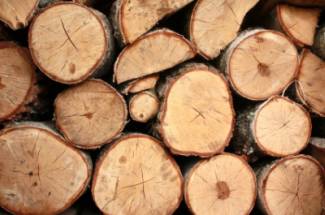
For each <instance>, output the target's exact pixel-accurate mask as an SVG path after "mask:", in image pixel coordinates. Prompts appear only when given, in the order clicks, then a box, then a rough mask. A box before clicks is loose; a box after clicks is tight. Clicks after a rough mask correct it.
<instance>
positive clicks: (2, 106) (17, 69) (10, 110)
mask: <svg viewBox="0 0 325 215" xmlns="http://www.w3.org/2000/svg"><path fill="white" fill-rule="evenodd" d="M35 76H36V74H35V66H34V65H33V63H32V60H31V58H30V56H29V53H28V51H27V50H26V49H24V48H22V47H19V46H18V45H16V44H15V43H13V42H0V121H3V120H9V119H13V118H15V117H17V115H18V114H20V113H23V112H28V111H29V110H28V108H27V105H28V104H30V103H32V102H33V101H34V100H35V99H36V97H37V93H38V88H37V87H36V77H35Z"/></svg>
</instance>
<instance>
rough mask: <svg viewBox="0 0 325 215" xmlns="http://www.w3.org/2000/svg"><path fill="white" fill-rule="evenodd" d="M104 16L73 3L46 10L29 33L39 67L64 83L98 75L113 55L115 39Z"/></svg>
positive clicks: (31, 46)
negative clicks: (112, 39) (111, 42)
mask: <svg viewBox="0 0 325 215" xmlns="http://www.w3.org/2000/svg"><path fill="white" fill-rule="evenodd" d="M103 17H104V16H101V15H100V13H99V12H98V11H94V10H92V9H90V8H87V7H85V6H82V5H79V4H74V3H63V2H62V3H57V4H53V5H50V6H49V7H47V8H46V9H45V10H43V11H42V12H41V13H40V14H39V15H38V16H37V17H36V18H35V19H34V20H33V22H32V24H31V26H30V30H29V48H30V50H31V54H32V57H33V60H34V62H35V63H36V65H37V66H38V67H39V68H40V69H41V71H42V72H43V73H45V74H46V75H47V76H48V77H49V78H51V79H53V80H54V81H57V82H61V83H65V84H74V83H79V82H81V81H83V80H85V79H86V78H88V77H89V76H91V75H93V74H95V72H97V71H98V70H99V69H100V67H101V66H103V64H104V63H105V61H106V60H107V59H108V58H110V57H111V56H109V55H110V54H112V53H111V52H110V50H111V49H112V46H113V44H109V43H110V41H111V40H110V38H111V37H112V36H111V35H110V34H109V32H110V30H109V29H107V28H108V26H109V25H108V24H107V20H105V19H104V18H103Z"/></svg>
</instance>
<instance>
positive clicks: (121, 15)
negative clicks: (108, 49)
mask: <svg viewBox="0 0 325 215" xmlns="http://www.w3.org/2000/svg"><path fill="white" fill-rule="evenodd" d="M192 1H193V0H150V1H146V0H116V1H115V2H114V3H113V5H112V8H111V12H110V14H111V20H112V23H113V25H114V27H115V29H114V30H115V36H116V38H117V40H118V41H119V42H120V43H121V44H124V45H125V44H129V43H133V42H134V41H135V40H136V39H137V38H139V37H140V36H141V35H143V34H145V33H146V32H147V31H149V30H150V29H151V28H153V27H154V26H155V25H156V24H157V23H158V22H159V21H160V20H161V19H163V18H164V17H166V16H168V15H171V14H173V13H175V12H176V11H178V10H180V9H181V8H183V7H184V6H186V5H187V4H189V3H191V2H192Z"/></svg>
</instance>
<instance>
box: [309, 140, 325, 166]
mask: <svg viewBox="0 0 325 215" xmlns="http://www.w3.org/2000/svg"><path fill="white" fill-rule="evenodd" d="M309 146H310V147H309V149H310V155H311V156H313V157H314V158H316V159H317V160H318V161H319V162H320V163H321V164H322V165H323V167H325V156H324V155H325V138H320V137H313V138H311V139H310V144H309Z"/></svg>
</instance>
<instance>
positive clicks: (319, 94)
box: [295, 49, 325, 117]
mask: <svg viewBox="0 0 325 215" xmlns="http://www.w3.org/2000/svg"><path fill="white" fill-rule="evenodd" d="M295 86H296V94H297V95H298V98H299V99H300V101H301V102H302V103H303V104H305V105H306V106H307V107H309V109H310V110H311V111H312V112H314V113H316V114H318V115H320V116H322V117H325V94H324V86H325V62H324V61H323V60H322V59H320V58H319V57H318V56H317V55H315V54H313V53H312V52H311V51H309V50H307V49H305V50H303V52H302V54H301V60H300V68H299V73H298V77H297V82H296V84H295Z"/></svg>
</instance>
